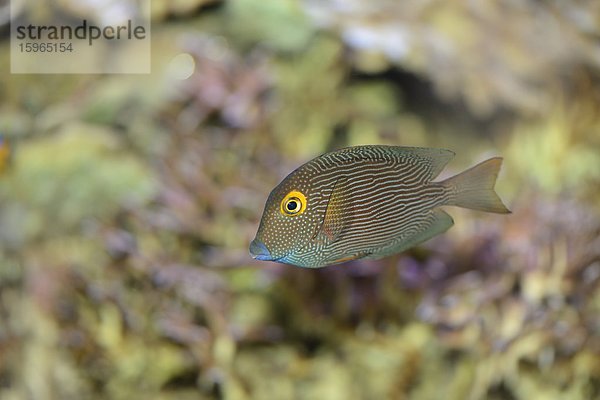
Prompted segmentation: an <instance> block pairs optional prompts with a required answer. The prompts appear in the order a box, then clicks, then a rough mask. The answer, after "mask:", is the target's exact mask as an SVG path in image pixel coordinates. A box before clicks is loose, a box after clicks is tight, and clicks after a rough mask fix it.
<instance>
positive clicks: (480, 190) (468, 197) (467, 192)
mask: <svg viewBox="0 0 600 400" xmlns="http://www.w3.org/2000/svg"><path fill="white" fill-rule="evenodd" d="M501 165H502V158H500V157H494V158H490V159H489V160H486V161H483V162H482V163H479V164H477V165H475V166H474V167H471V168H469V169H468V170H466V171H464V172H461V173H460V174H458V175H455V176H453V177H450V178H448V179H446V180H445V181H443V182H440V183H441V184H442V185H444V186H446V187H447V188H449V189H450V193H451V195H450V199H449V200H448V201H447V202H446V204H447V205H452V206H458V207H464V208H471V209H473V210H480V211H487V212H493V213H499V214H507V213H510V210H509V209H508V208H506V206H505V205H504V204H503V203H502V200H500V197H498V195H497V194H496V192H495V191H494V185H495V183H496V178H497V177H498V172H499V171H500V166H501Z"/></svg>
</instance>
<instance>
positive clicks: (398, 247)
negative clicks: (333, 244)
mask: <svg viewBox="0 0 600 400" xmlns="http://www.w3.org/2000/svg"><path fill="white" fill-rule="evenodd" d="M452 225H454V220H453V219H452V217H451V216H450V215H448V213H447V212H445V211H444V210H441V209H435V210H433V212H432V213H431V215H430V217H429V218H428V219H427V221H426V227H425V228H424V229H423V230H421V231H420V232H418V233H415V234H414V235H412V236H410V237H408V238H406V239H404V240H401V241H400V242H397V243H394V244H391V245H389V246H384V247H383V248H381V249H380V250H377V251H374V252H373V254H371V255H370V256H369V258H381V257H386V256H389V255H392V254H396V253H400V252H402V251H404V250H408V249H410V248H411V247H414V246H416V245H418V244H420V243H423V242H425V241H427V240H429V239H431V238H432V237H434V236H436V235H439V234H440V233H444V232H446V231H447V230H448V229H449V228H450V227H451V226H452Z"/></svg>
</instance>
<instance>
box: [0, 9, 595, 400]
mask: <svg viewBox="0 0 600 400" xmlns="http://www.w3.org/2000/svg"><path fill="white" fill-rule="evenodd" d="M118 3H121V4H122V3H125V2H124V1H121V2H118ZM114 5H115V2H112V1H110V0H106V1H95V2H91V1H90V2H79V1H76V0H61V1H57V2H54V3H50V2H44V3H41V4H38V5H36V7H35V8H33V7H30V8H28V7H23V8H22V9H21V10H20V11H19V12H20V13H24V14H26V13H29V14H30V15H35V18H36V19H37V20H38V21H44V18H49V16H51V15H56V14H58V15H62V16H66V17H70V18H82V17H86V18H88V19H90V20H94V21H97V22H101V21H105V20H106V15H107V13H108V11H106V10H107V9H109V8H110V7H111V6H114ZM131 5H132V6H135V3H131ZM151 5H152V8H151V12H152V74H151V75H11V74H9V73H8V71H9V70H10V68H9V65H10V62H9V61H10V60H9V50H8V49H9V39H10V38H9V33H8V32H9V31H8V23H9V19H10V18H8V17H7V16H8V4H7V3H6V2H2V3H0V14H2V16H1V17H0V23H1V24H2V27H1V36H0V65H1V68H2V72H3V73H2V75H1V76H0V134H1V138H2V139H0V398H1V399H3V400H5V399H6V400H17V399H19V400H20V399H34V400H38V399H42V400H43V399H61V400H69V399H77V400H80V399H161V400H169V399H183V400H185V399H231V400H245V399H259V400H260V399H268V400H271V399H282V400H285V399H298V400H302V399H310V400H312V399H326V400H336V399H342V400H354V399H357V400H361V399H374V400H380V399H415V400H429V399H440V398H444V399H447V400H455V399H456V400H462V399H470V400H477V399H495V400H513V399H514V400H520V399H527V400H529V399H546V400H551V399H572V400H578V399H582V400H584V399H585V400H589V399H598V398H600V90H599V88H600V86H599V85H600V3H599V2H597V1H592V0H590V1H571V2H564V1H559V0H556V1H554V0H549V1H544V2H540V1H534V0H521V1H510V0H498V1H492V2H462V1H451V2H447V1H442V0H430V1H422V2H397V1H392V0H371V1H367V0H346V1H339V0H321V1H316V0H304V1H300V0H223V1H219V0H177V1H167V0H152V2H151ZM113 11H114V10H113ZM111 12H112V11H111ZM111 15H114V14H111ZM135 50H136V49H135V48H131V49H127V51H126V52H123V53H120V54H112V55H111V56H112V57H114V60H115V62H122V63H128V62H135ZM357 144H396V145H410V146H429V147H442V148H447V149H451V150H453V151H455V152H456V153H457V155H456V158H455V159H454V160H453V161H452V162H451V163H450V165H449V166H448V167H447V169H446V172H444V173H445V174H446V175H450V174H454V173H457V172H460V171H462V170H464V169H465V168H467V167H469V166H471V165H474V164H475V163H476V162H478V161H481V160H483V159H485V158H487V157H490V156H495V155H500V156H503V157H504V165H503V170H502V172H501V175H500V177H499V180H498V184H497V190H498V192H499V193H500V196H501V197H502V198H503V199H504V200H505V202H506V203H507V205H508V206H509V208H511V209H512V211H513V214H512V215H509V216H502V215H490V214H484V213H479V212H475V211H468V210H463V209H458V208H452V209H449V210H448V211H449V212H450V214H452V215H453V217H454V219H455V221H456V224H455V226H454V227H453V228H452V229H451V230H450V231H448V232H447V233H446V234H444V235H441V236H438V237H436V238H434V239H433V240H431V241H429V242H427V243H425V244H423V245H421V246H419V247H417V248H414V249H411V250H410V251H408V252H406V253H403V254H401V255H398V256H394V257H390V258H387V259H383V260H379V261H356V262H352V263H347V264H343V265H338V266H334V267H330V268H324V269H319V270H308V269H300V268H296V267H291V266H285V265H280V264H275V263H263V262H257V261H254V260H252V259H251V258H250V257H249V255H248V250H247V246H248V243H249V241H250V240H251V239H252V237H253V236H254V233H255V232H256V229H257V226H258V221H259V219H260V216H261V213H262V209H263V205H264V201H265V199H266V197H267V195H268V193H269V191H270V190H271V189H272V188H273V187H274V185H275V184H277V183H278V182H279V180H280V179H282V178H283V177H284V176H285V175H287V173H289V172H290V171H291V170H293V169H294V168H296V167H297V166H298V165H300V164H301V163H303V162H305V161H307V160H309V159H311V158H313V157H315V156H317V155H319V154H321V153H323V152H326V151H329V150H332V149H336V148H340V147H344V146H350V145H357Z"/></svg>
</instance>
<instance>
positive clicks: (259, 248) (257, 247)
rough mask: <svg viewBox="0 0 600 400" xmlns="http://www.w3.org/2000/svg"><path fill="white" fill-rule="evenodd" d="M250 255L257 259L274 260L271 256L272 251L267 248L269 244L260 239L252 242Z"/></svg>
mask: <svg viewBox="0 0 600 400" xmlns="http://www.w3.org/2000/svg"><path fill="white" fill-rule="evenodd" d="M249 250H250V255H251V256H252V258H254V259H255V260H261V261H273V256H271V252H270V251H269V249H267V246H265V244H264V243H263V242H261V241H260V240H258V239H254V240H253V241H252V242H250V249H249Z"/></svg>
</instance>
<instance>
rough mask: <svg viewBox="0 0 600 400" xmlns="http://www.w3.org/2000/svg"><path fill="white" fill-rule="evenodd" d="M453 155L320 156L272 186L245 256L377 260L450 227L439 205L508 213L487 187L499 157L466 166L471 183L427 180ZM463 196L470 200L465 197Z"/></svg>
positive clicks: (295, 261)
mask: <svg viewBox="0 0 600 400" xmlns="http://www.w3.org/2000/svg"><path fill="white" fill-rule="evenodd" d="M453 156H454V153H453V152H451V151H449V150H444V149H429V148H415V147H398V146H377V145H373V146H357V147H349V148H346V149H342V150H338V151H335V152H331V153H326V154H324V155H321V156H319V157H317V158H315V159H313V160H311V161H309V162H307V163H306V164H304V165H302V166H301V167H299V168H298V169H296V170H295V171H293V172H292V173H291V174H290V175H288V176H287V177H286V178H285V179H284V180H283V181H282V182H281V183H280V184H279V185H278V186H277V187H275V189H273V191H272V192H271V194H270V195H269V198H268V199H267V202H266V204H265V209H264V211H263V216H262V219H261V223H260V226H259V229H258V233H257V235H256V238H255V239H254V240H253V241H252V243H251V244H250V253H251V254H252V256H253V257H254V258H257V259H259V260H268V261H277V262H282V263H287V264H292V265H297V266H301V267H309V268H318V267H323V266H326V265H330V264H337V263H341V262H344V261H349V260H353V259H358V258H365V257H367V258H381V257H385V256H387V255H390V254H394V253H398V252H401V251H403V250H406V249H408V248H409V247H412V246H414V245H416V244H418V243H420V242H423V241H425V240H427V239H429V238H431V237H432V236H435V235H437V234H439V233H442V232H444V231H445V230H447V229H448V228H449V227H450V226H452V224H453V221H452V218H451V217H450V216H449V215H448V214H447V213H445V212H444V211H442V210H441V209H439V208H438V207H439V206H441V205H458V206H463V207H468V208H475V209H480V210H484V211H491V212H508V210H507V209H506V208H505V207H504V205H503V204H502V203H501V201H500V199H499V198H498V197H497V195H496V194H495V192H493V185H494V182H495V179H496V176H497V173H498V169H499V167H500V163H501V159H499V158H495V159H490V160H488V161H486V162H484V163H482V164H480V165H479V166H476V167H474V168H472V169H471V170H468V171H466V172H465V173H464V174H467V175H468V176H467V178H469V176H470V177H471V178H472V179H473V180H474V181H472V182H469V179H466V182H465V179H464V177H461V175H457V176H456V177H453V178H450V179H448V180H446V181H443V182H433V181H432V180H433V179H434V178H435V177H436V176H437V175H438V174H439V173H440V172H441V171H442V169H443V168H444V166H445V165H446V164H447V163H448V161H450V160H451V159H452V158H453ZM486 163H487V164H488V165H487V167H486V165H485V164H486ZM477 167H479V168H477ZM482 167H485V168H482ZM476 168H477V169H476ZM474 185H475V186H474ZM464 193H468V194H470V197H474V198H471V199H469V200H467V201H465V199H464V197H465V196H464ZM477 194H479V196H477Z"/></svg>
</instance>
